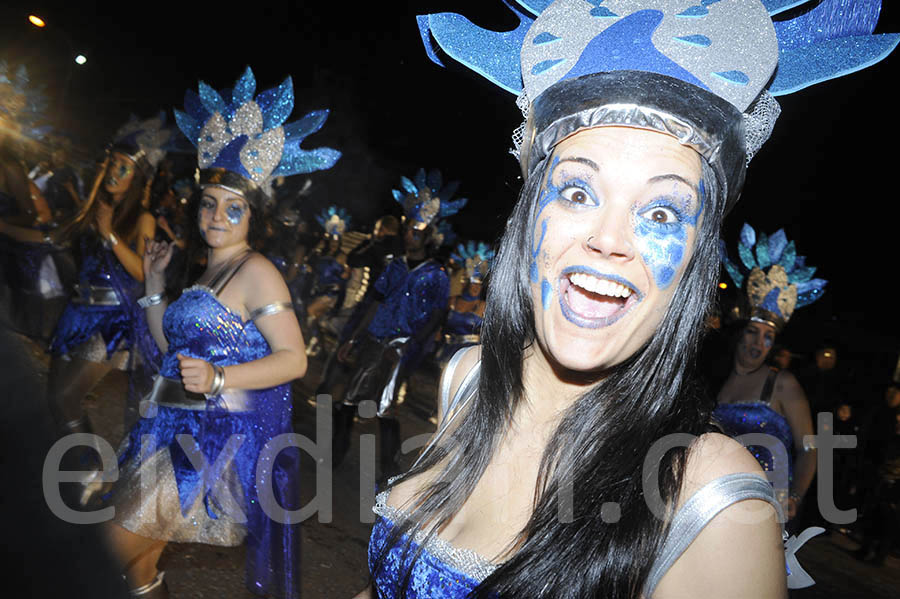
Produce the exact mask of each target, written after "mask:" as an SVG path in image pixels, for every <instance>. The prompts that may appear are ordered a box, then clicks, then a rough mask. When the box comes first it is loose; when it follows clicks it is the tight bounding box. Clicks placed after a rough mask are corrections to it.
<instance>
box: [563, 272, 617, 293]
mask: <svg viewBox="0 0 900 599" xmlns="http://www.w3.org/2000/svg"><path fill="white" fill-rule="evenodd" d="M569 281H571V282H572V284H573V285H576V286H578V287H581V288H582V289H585V290H587V291H590V292H591V293H596V294H598V295H607V296H610V297H624V298H627V297H628V296H630V295H631V289H629V288H628V287H626V286H625V285H621V284H619V283H616V282H615V281H610V280H609V279H601V278H599V277H595V276H593V275H589V274H587V273H583V272H576V273H572V274H571V275H569Z"/></svg>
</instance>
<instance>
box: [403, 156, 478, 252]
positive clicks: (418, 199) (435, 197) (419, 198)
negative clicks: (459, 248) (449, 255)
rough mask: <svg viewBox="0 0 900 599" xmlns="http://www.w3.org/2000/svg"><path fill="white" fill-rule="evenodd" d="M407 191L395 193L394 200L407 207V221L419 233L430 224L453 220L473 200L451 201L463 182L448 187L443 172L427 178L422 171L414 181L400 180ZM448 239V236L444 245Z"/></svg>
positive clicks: (448, 184)
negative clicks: (451, 217)
mask: <svg viewBox="0 0 900 599" xmlns="http://www.w3.org/2000/svg"><path fill="white" fill-rule="evenodd" d="M400 186H401V187H402V188H403V190H402V191H401V190H399V189H392V190H391V193H392V194H393V196H394V199H395V200H396V201H397V202H399V203H400V205H401V206H403V212H404V213H405V215H406V218H407V219H408V220H409V222H410V223H411V224H412V226H413V228H415V229H424V228H426V227H427V226H428V225H430V224H435V225H437V224H438V221H440V220H443V219H444V218H447V217H448V216H452V215H454V214H456V213H457V212H459V211H460V209H461V208H462V207H463V206H465V205H466V202H468V201H469V200H468V199H466V198H460V199H458V200H452V201H451V198H452V197H453V195H454V194H455V193H456V191H457V190H458V189H459V181H450V182H449V183H446V184H445V183H444V181H443V177H442V175H441V171H439V170H438V169H432V170H431V171H429V172H428V173H427V174H426V173H425V169H424V168H420V169H419V170H418V172H417V173H416V176H415V177H413V178H412V179H409V178H408V177H402V176H401V177H400ZM446 238H447V236H446V235H445V240H444V243H447V241H446Z"/></svg>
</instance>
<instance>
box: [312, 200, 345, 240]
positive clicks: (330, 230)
mask: <svg viewBox="0 0 900 599" xmlns="http://www.w3.org/2000/svg"><path fill="white" fill-rule="evenodd" d="M316 222H318V223H319V225H321V226H322V228H323V229H324V230H325V233H326V234H327V235H330V236H332V237H340V236H341V235H343V234H344V233H345V232H346V231H347V229H349V228H350V213H349V212H347V211H346V210H344V209H343V208H339V207H337V206H329V207H328V208H325V209H324V210H322V212H321V213H319V214H317V215H316Z"/></svg>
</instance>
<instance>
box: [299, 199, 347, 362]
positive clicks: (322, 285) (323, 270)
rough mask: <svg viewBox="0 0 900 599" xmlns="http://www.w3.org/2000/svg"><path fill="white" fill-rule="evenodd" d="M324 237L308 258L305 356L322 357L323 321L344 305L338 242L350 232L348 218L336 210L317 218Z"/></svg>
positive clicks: (343, 267) (342, 256)
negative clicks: (309, 279)
mask: <svg viewBox="0 0 900 599" xmlns="http://www.w3.org/2000/svg"><path fill="white" fill-rule="evenodd" d="M316 221H317V222H318V223H319V225H320V226H321V227H322V229H323V231H324V233H323V237H322V240H321V241H320V242H319V244H318V245H317V246H316V248H315V249H314V250H313V253H312V255H311V256H310V257H309V268H310V272H309V275H308V276H310V277H312V284H311V285H310V290H309V297H308V298H307V299H306V301H305V302H304V304H305V305H306V319H307V320H306V324H307V329H308V331H309V346H308V347H307V348H306V351H307V354H309V355H311V356H318V355H319V354H320V353H322V333H321V327H322V321H323V320H324V319H326V318H328V317H329V316H331V315H333V314H334V313H335V312H336V311H337V309H338V308H339V307H340V306H341V304H342V303H343V302H344V294H345V293H346V290H347V279H348V278H349V277H350V270H349V269H348V268H347V255H346V254H345V253H344V252H343V251H342V250H341V238H342V237H343V235H344V233H345V232H346V231H347V230H348V229H349V228H350V215H349V214H348V213H347V211H346V210H344V209H342V208H338V207H337V206H329V207H328V208H326V209H325V210H323V211H322V213H321V214H318V215H316Z"/></svg>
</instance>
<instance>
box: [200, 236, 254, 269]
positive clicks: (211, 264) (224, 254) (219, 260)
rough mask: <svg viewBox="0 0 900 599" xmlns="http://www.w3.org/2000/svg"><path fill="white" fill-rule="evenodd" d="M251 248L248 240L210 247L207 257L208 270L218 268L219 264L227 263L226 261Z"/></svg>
mask: <svg viewBox="0 0 900 599" xmlns="http://www.w3.org/2000/svg"><path fill="white" fill-rule="evenodd" d="M249 249H250V246H249V245H248V244H247V243H246V242H245V243H241V244H235V245H230V246H228V247H223V248H210V249H209V253H208V254H207V259H206V268H207V270H209V269H212V268H217V267H218V266H221V265H222V264H225V263H226V262H228V261H229V260H231V259H232V258H234V257H235V256H237V255H238V254H242V253H244V252H246V251H247V250H249Z"/></svg>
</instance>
